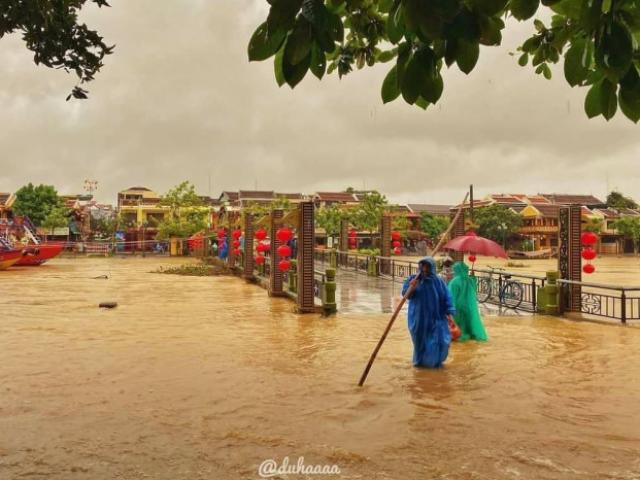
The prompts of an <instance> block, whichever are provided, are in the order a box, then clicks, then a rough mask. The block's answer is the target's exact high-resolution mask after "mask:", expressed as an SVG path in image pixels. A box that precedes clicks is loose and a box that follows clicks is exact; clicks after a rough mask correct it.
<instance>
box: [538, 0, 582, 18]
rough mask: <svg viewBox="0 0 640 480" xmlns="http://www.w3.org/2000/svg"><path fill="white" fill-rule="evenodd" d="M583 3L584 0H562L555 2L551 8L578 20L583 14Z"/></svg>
mask: <svg viewBox="0 0 640 480" xmlns="http://www.w3.org/2000/svg"><path fill="white" fill-rule="evenodd" d="M543 3H544V2H543ZM583 5H584V0H561V1H560V2H556V3H553V4H552V5H551V10H553V11H554V12H555V13H558V14H560V15H564V16H565V17H569V18H572V19H574V20H577V19H579V18H580V15H581V14H582V7H583Z"/></svg>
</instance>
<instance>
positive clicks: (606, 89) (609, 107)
mask: <svg viewBox="0 0 640 480" xmlns="http://www.w3.org/2000/svg"><path fill="white" fill-rule="evenodd" d="M617 88H618V85H616V84H614V83H611V82H610V81H609V80H607V79H605V80H603V81H602V86H601V87H600V101H601V102H602V116H603V117H604V118H606V119H607V120H611V119H612V118H613V116H614V115H615V114H616V110H617V109H618V97H617V95H616V90H617Z"/></svg>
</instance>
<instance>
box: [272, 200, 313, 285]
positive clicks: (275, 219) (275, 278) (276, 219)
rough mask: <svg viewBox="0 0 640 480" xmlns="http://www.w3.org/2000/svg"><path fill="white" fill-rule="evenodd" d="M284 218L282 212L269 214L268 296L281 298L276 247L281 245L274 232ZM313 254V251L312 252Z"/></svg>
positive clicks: (280, 276) (280, 279)
mask: <svg viewBox="0 0 640 480" xmlns="http://www.w3.org/2000/svg"><path fill="white" fill-rule="evenodd" d="M283 216H284V213H283V211H282V210H280V209H278V210H273V211H272V212H271V250H270V252H269V257H270V258H271V268H270V269H269V295H271V296H276V297H277V296H281V295H282V294H283V289H282V272H281V271H280V269H279V268H278V260H279V259H278V253H277V250H278V247H279V246H280V245H281V243H280V241H279V240H278V238H277V237H276V232H277V231H278V228H280V227H281V226H282V225H280V219H281V218H282V217H283ZM312 252H313V250H312Z"/></svg>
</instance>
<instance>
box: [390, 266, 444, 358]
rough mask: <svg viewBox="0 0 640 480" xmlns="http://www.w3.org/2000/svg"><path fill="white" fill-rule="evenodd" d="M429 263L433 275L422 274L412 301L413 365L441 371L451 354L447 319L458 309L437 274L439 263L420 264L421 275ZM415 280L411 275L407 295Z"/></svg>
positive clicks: (403, 292) (410, 311) (410, 315)
mask: <svg viewBox="0 0 640 480" xmlns="http://www.w3.org/2000/svg"><path fill="white" fill-rule="evenodd" d="M425 263H426V264H429V266H430V269H429V274H428V275H426V276H425V275H424V274H422V276H421V279H420V280H419V282H418V286H417V288H416V290H415V291H414V292H413V295H412V296H411V297H410V298H409V319H408V320H409V322H408V323H409V333H411V339H412V340H413V365H414V366H416V367H429V368H438V367H441V366H442V364H443V363H444V361H445V360H446V359H447V355H448V354H449V344H450V343H451V333H450V331H449V323H448V321H447V315H453V314H455V308H454V307H453V301H452V300H451V294H450V293H449V289H448V288H447V285H446V284H445V283H444V281H443V280H442V279H441V278H440V277H439V276H438V274H437V272H436V262H435V260H434V259H433V258H432V257H425V258H423V259H422V260H420V263H419V266H420V271H422V266H423V265H424V264H425ZM414 278H415V275H411V276H410V277H409V278H407V279H406V280H405V281H404V285H403V286H402V294H403V295H404V294H405V293H406V292H407V290H408V289H409V286H410V285H409V283H410V282H411V280H413V279H414Z"/></svg>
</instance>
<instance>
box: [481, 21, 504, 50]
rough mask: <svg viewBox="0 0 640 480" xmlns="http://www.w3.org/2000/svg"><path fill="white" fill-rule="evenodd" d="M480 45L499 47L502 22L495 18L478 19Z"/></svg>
mask: <svg viewBox="0 0 640 480" xmlns="http://www.w3.org/2000/svg"><path fill="white" fill-rule="evenodd" d="M479 25H480V43H481V44H483V45H500V44H501V43H502V29H503V28H504V22H503V21H502V19H500V18H496V17H482V16H481V17H480V18H479Z"/></svg>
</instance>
